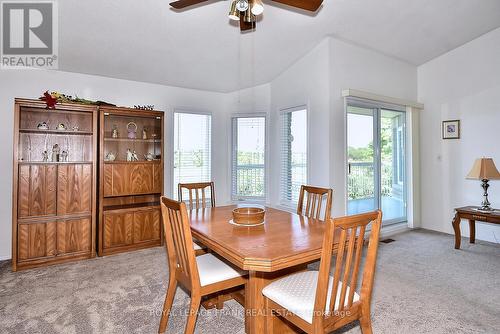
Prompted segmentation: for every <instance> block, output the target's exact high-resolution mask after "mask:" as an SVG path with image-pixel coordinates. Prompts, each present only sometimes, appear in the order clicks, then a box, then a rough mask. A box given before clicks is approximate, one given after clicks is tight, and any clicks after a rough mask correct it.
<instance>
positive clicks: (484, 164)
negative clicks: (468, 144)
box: [467, 158, 500, 180]
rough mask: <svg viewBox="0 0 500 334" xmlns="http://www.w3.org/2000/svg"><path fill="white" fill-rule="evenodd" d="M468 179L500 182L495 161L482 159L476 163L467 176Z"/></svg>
mask: <svg viewBox="0 0 500 334" xmlns="http://www.w3.org/2000/svg"><path fill="white" fill-rule="evenodd" d="M467 178H468V179H473V180H500V172H498V169H497V167H496V166H495V163H494V162H493V159H491V158H481V159H477V160H476V161H475V162H474V166H472V169H471V171H470V172H469V174H467Z"/></svg>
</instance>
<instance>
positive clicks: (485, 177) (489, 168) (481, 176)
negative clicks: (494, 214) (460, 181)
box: [467, 158, 500, 211]
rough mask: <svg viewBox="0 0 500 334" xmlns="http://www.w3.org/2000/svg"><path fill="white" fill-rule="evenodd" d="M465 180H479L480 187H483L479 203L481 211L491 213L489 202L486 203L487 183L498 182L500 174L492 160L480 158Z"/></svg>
mask: <svg viewBox="0 0 500 334" xmlns="http://www.w3.org/2000/svg"><path fill="white" fill-rule="evenodd" d="M467 179H472V180H481V182H482V183H481V187H483V190H484V193H483V202H482V203H481V210H484V211H491V210H492V209H491V207H490V201H488V187H489V184H488V181H489V180H500V173H499V172H498V170H497V168H496V166H495V163H494V162H493V159H491V158H481V159H477V160H476V161H475V162H474V166H472V170H471V171H470V172H469V174H468V175H467Z"/></svg>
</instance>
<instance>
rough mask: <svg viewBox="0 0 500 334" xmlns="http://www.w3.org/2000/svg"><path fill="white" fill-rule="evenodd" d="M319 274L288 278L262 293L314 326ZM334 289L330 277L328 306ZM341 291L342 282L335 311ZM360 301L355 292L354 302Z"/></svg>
mask: <svg viewBox="0 0 500 334" xmlns="http://www.w3.org/2000/svg"><path fill="white" fill-rule="evenodd" d="M318 274H319V272H318V271H305V272H300V273H296V274H292V275H289V276H286V277H284V278H281V279H279V280H277V281H274V282H273V283H271V284H269V285H268V286H266V287H265V288H264V290H262V293H263V294H264V296H266V297H267V298H269V299H271V300H272V301H274V302H275V303H277V304H279V305H281V306H283V308H285V309H287V310H288V311H290V312H292V313H294V314H295V315H297V316H299V317H301V318H302V319H304V320H305V321H307V322H308V323H310V324H312V320H313V314H314V302H315V300H316V287H317V286H318ZM332 287H333V277H332V276H330V281H329V283H328V292H326V293H327V296H328V297H327V300H326V305H328V304H329V303H330V299H331V298H330V297H331V295H332ZM349 290H350V289H349V287H347V291H346V296H345V298H344V305H346V304H347V297H348V296H349ZM341 291H342V282H339V289H338V292H337V298H336V301H335V305H336V307H335V311H337V310H338V309H339V305H340V302H339V301H340V293H341ZM358 300H359V295H358V294H357V293H356V292H354V299H353V302H357V301H358Z"/></svg>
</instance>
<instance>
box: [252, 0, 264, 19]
mask: <svg viewBox="0 0 500 334" xmlns="http://www.w3.org/2000/svg"><path fill="white" fill-rule="evenodd" d="M263 12H264V5H263V4H262V0H253V1H252V14H253V15H256V16H258V15H260V14H262V13H263Z"/></svg>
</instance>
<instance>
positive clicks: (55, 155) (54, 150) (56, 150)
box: [52, 144, 61, 162]
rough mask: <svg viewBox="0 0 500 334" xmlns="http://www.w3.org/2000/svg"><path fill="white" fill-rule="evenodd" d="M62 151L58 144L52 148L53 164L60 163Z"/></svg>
mask: <svg viewBox="0 0 500 334" xmlns="http://www.w3.org/2000/svg"><path fill="white" fill-rule="evenodd" d="M60 151H61V149H60V148H59V145H58V144H54V146H52V162H59V152H60Z"/></svg>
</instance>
